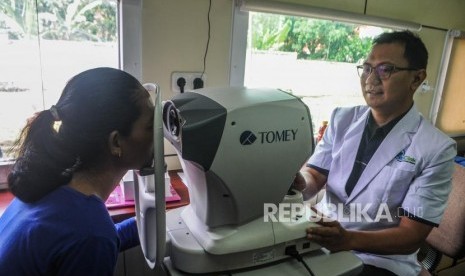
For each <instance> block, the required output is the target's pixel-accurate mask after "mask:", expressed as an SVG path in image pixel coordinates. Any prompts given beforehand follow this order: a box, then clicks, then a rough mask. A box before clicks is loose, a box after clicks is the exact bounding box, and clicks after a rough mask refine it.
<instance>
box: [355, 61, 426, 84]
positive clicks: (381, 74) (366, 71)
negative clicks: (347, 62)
mask: <svg viewBox="0 0 465 276" xmlns="http://www.w3.org/2000/svg"><path fill="white" fill-rule="evenodd" d="M373 70H374V71H375V72H376V75H377V76H378V78H379V79H381V80H387V79H389V78H390V77H391V74H392V73H395V72H399V71H415V70H418V69H416V68H410V67H405V68H402V67H396V66H395V65H392V64H387V63H382V64H378V65H376V66H375V67H373V66H371V65H369V64H363V65H359V66H357V72H358V75H359V77H360V78H367V77H368V76H369V75H370V74H371V73H372V72H373Z"/></svg>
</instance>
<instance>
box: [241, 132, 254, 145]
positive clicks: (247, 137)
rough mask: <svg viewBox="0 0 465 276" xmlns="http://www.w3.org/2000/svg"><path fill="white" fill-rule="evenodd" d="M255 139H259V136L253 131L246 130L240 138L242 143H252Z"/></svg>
mask: <svg viewBox="0 0 465 276" xmlns="http://www.w3.org/2000/svg"><path fill="white" fill-rule="evenodd" d="M255 140H257V136H255V134H253V133H252V131H250V130H246V131H244V132H242V134H241V138H240V141H241V144H242V145H252V144H253V142H255Z"/></svg>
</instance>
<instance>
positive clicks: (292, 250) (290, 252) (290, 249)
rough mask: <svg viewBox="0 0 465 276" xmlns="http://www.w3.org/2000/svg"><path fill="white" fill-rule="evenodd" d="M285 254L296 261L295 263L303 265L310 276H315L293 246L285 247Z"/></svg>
mask: <svg viewBox="0 0 465 276" xmlns="http://www.w3.org/2000/svg"><path fill="white" fill-rule="evenodd" d="M285 254H286V255H288V256H291V257H293V258H294V259H296V260H297V261H299V262H301V263H302V264H303V266H304V267H305V269H306V270H307V271H308V274H309V275H310V276H315V274H314V273H313V271H312V270H311V269H310V267H309V266H308V264H307V263H306V262H305V261H304V259H303V258H302V255H300V253H299V251H297V248H296V247H295V245H291V246H288V247H286V251H285Z"/></svg>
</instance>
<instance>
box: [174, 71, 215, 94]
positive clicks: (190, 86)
mask: <svg viewBox="0 0 465 276" xmlns="http://www.w3.org/2000/svg"><path fill="white" fill-rule="evenodd" d="M200 77H202V80H203V87H205V80H206V78H207V75H206V74H203V76H202V72H173V73H172V74H171V90H172V91H173V92H175V93H180V92H181V89H180V88H179V86H178V79H179V78H184V79H185V80H186V85H185V86H184V92H189V91H192V90H194V80H195V79H196V78H200Z"/></svg>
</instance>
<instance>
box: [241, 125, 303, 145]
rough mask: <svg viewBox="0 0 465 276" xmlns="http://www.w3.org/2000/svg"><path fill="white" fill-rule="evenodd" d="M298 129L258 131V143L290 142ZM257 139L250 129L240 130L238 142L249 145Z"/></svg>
mask: <svg viewBox="0 0 465 276" xmlns="http://www.w3.org/2000/svg"><path fill="white" fill-rule="evenodd" d="M297 130H298V129H284V130H271V131H260V132H258V136H259V138H260V143H262V144H265V143H267V144H271V143H277V142H290V141H295V138H296V135H297ZM255 140H257V136H256V135H255V134H253V132H252V131H250V130H246V131H244V132H242V134H241V137H240V142H241V144H242V145H251V144H253V143H254V142H255Z"/></svg>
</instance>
